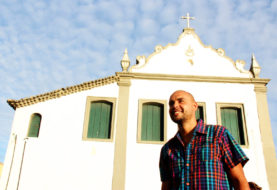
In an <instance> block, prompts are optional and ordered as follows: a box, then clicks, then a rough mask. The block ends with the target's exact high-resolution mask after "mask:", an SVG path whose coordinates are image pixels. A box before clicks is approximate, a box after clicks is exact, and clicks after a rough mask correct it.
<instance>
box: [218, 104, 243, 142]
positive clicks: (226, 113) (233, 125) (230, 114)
mask: <svg viewBox="0 0 277 190" xmlns="http://www.w3.org/2000/svg"><path fill="white" fill-rule="evenodd" d="M217 110H218V123H219V124H221V125H223V126H225V127H226V128H227V129H228V130H229V131H230V133H231V134H232V136H233V137H234V138H235V139H236V141H237V142H238V143H239V144H240V145H246V144H247V137H246V127H245V119H244V112H243V106H242V105H241V104H218V105H217Z"/></svg>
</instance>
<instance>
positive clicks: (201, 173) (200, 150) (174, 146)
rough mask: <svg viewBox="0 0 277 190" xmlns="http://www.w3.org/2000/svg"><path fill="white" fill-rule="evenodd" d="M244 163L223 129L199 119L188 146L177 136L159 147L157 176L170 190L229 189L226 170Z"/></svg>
mask: <svg viewBox="0 0 277 190" xmlns="http://www.w3.org/2000/svg"><path fill="white" fill-rule="evenodd" d="M247 161H248V158H247V157H246V155H245V154H244V152H243V151H242V149H241V148H240V146H239V145H238V143H237V142H236V141H235V139H234V138H233V137H232V135H231V134H230V132H229V131H228V130H227V129H226V128H225V127H222V126H219V125H215V126H213V125H205V124H204V123H203V121H202V120H199V121H198V123H197V126H196V128H195V130H194V133H193V138H192V140H191V141H190V143H189V144H188V145H187V147H185V146H184V143H183V141H182V140H181V136H180V135H179V133H177V134H176V136H175V137H173V138H172V139H171V140H169V141H168V142H167V143H166V144H165V145H164V146H163V147H162V150H161V156H160V175H161V180H162V181H168V180H169V181H171V182H172V185H173V188H172V189H179V190H180V189H232V185H231V183H230V181H229V179H228V177H227V173H226V171H227V170H229V169H230V168H233V167H234V166H236V165H237V164H239V163H241V164H242V165H244V164H245V163H246V162H247Z"/></svg>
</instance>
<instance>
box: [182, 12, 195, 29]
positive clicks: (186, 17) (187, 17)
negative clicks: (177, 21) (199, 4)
mask: <svg viewBox="0 0 277 190" xmlns="http://www.w3.org/2000/svg"><path fill="white" fill-rule="evenodd" d="M181 19H187V28H190V27H189V20H194V19H195V18H194V17H190V16H189V13H187V16H182V17H181Z"/></svg>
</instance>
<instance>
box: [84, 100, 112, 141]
mask: <svg viewBox="0 0 277 190" xmlns="http://www.w3.org/2000/svg"><path fill="white" fill-rule="evenodd" d="M99 101H103V102H109V103H111V104H112V113H111V126H110V138H88V137H87V133H88V127H89V126H88V125H89V119H90V118H89V116H90V108H91V103H92V102H99ZM115 109H116V98H112V97H95V96H88V97H87V100H86V107H85V118H84V126H83V135H82V139H83V140H84V141H103V142H112V141H113V139H114V123H115Z"/></svg>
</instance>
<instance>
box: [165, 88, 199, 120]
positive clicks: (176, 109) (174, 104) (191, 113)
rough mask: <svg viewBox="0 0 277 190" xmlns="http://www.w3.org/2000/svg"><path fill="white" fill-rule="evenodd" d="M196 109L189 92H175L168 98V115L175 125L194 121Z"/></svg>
mask: <svg viewBox="0 0 277 190" xmlns="http://www.w3.org/2000/svg"><path fill="white" fill-rule="evenodd" d="M197 108H198V105H197V103H196V102H195V100H194V97H193V96H192V95H191V94H190V93H189V92H186V91H183V90H177V91H175V92H174V93H173V94H172V95H171V96H170V98H169V115H170V117H171V119H172V120H173V121H174V122H175V123H177V124H182V123H184V122H186V121H191V120H196V119H195V112H196V110H197Z"/></svg>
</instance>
